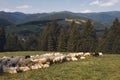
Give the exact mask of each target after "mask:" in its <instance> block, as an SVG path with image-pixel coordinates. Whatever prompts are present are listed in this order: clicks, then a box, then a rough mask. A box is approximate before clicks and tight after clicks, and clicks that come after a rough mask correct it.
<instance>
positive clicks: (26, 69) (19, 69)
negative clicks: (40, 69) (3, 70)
mask: <svg viewBox="0 0 120 80" xmlns="http://www.w3.org/2000/svg"><path fill="white" fill-rule="evenodd" d="M17 70H18V71H23V72H24V71H28V70H30V68H29V67H27V66H25V67H18V69H17Z"/></svg>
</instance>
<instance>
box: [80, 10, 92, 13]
mask: <svg viewBox="0 0 120 80" xmlns="http://www.w3.org/2000/svg"><path fill="white" fill-rule="evenodd" d="M90 12H92V11H91V10H88V9H87V10H84V11H81V13H90Z"/></svg>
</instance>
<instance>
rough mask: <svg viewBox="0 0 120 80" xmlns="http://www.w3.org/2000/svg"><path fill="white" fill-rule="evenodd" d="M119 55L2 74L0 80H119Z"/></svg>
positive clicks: (23, 53)
mask: <svg viewBox="0 0 120 80" xmlns="http://www.w3.org/2000/svg"><path fill="white" fill-rule="evenodd" d="M43 53H44V52H13V53H9V52H7V53H0V57H2V56H4V55H6V56H11V55H14V56H15V55H27V54H31V55H33V54H43ZM119 62H120V55H117V54H114V55H112V54H109V55H104V56H103V57H96V58H95V57H90V58H87V59H85V60H78V61H75V62H65V63H62V64H54V65H52V66H51V67H49V68H47V69H38V70H31V71H27V72H23V73H18V74H2V75H0V80H120V76H119V75H120V64H119Z"/></svg>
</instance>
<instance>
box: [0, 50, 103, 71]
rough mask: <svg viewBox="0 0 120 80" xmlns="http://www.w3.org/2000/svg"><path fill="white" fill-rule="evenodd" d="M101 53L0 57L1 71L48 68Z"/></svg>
mask: <svg viewBox="0 0 120 80" xmlns="http://www.w3.org/2000/svg"><path fill="white" fill-rule="evenodd" d="M102 55H103V54H102V53H101V52H99V53H93V54H91V53H89V52H86V53H83V52H79V53H69V54H62V53H46V54H42V55H35V56H29V55H27V56H16V57H13V56H12V57H2V58H0V73H3V72H5V73H19V72H24V71H28V70H32V69H39V68H48V67H50V65H52V64H56V63H62V62H66V61H76V60H78V59H85V58H86V57H87V56H102Z"/></svg>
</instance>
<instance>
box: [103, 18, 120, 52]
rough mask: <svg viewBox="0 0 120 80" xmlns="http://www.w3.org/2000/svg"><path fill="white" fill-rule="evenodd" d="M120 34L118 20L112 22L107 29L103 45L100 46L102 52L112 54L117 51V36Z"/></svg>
mask: <svg viewBox="0 0 120 80" xmlns="http://www.w3.org/2000/svg"><path fill="white" fill-rule="evenodd" d="M119 34H120V23H119V20H118V18H116V19H115V20H114V21H113V25H112V26H111V28H110V29H109V32H108V33H107V37H106V38H105V41H104V44H103V46H102V51H103V52H107V53H113V52H116V53H117V51H119V50H117V49H119V47H118V45H117V43H118V44H119V42H116V41H119V36H120V35H119Z"/></svg>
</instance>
